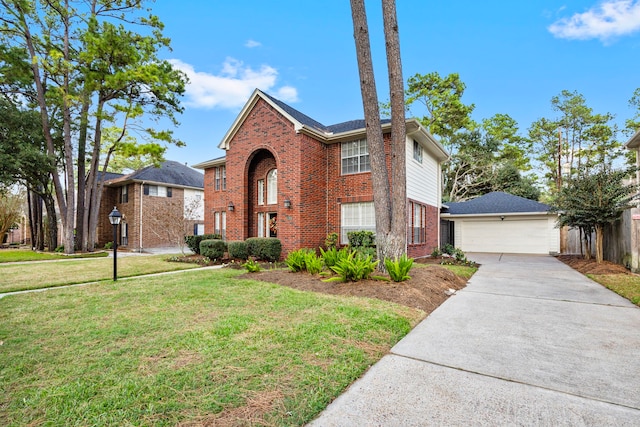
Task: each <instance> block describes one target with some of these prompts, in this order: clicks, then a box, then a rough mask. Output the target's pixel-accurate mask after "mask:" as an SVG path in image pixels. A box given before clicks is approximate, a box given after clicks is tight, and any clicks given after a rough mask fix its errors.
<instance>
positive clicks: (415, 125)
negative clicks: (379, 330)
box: [193, 89, 449, 169]
mask: <svg viewBox="0 0 640 427" xmlns="http://www.w3.org/2000/svg"><path fill="white" fill-rule="evenodd" d="M260 99H262V100H264V101H265V102H267V103H268V104H269V105H271V106H272V107H273V108H274V109H275V110H276V111H278V112H279V113H280V114H282V115H283V116H284V117H285V118H286V119H287V120H289V121H290V122H291V123H292V124H293V127H294V129H295V131H296V133H305V134H307V135H310V136H312V137H313V138H315V139H317V140H320V141H322V142H324V143H326V144H332V143H337V142H345V141H350V140H354V139H356V138H359V137H360V138H361V137H362V136H363V135H366V122H365V120H350V121H346V122H342V123H337V124H334V125H330V126H325V125H323V124H322V123H320V122H318V121H317V120H314V119H312V118H311V117H309V116H307V115H306V114H304V113H301V112H300V111H298V110H296V109H295V108H293V107H291V106H289V105H287V104H285V103H284V102H282V101H280V100H278V99H276V98H274V97H273V96H271V95H267V94H266V93H264V92H262V91H261V90H259V89H255V90H254V91H253V94H252V95H251V97H250V98H249V100H248V101H247V103H246V104H245V105H244V107H243V108H242V110H241V111H240V114H238V117H236V119H235V120H234V122H233V124H232V125H231V127H230V128H229V130H228V131H227V133H226V134H225V136H224V137H223V138H222V141H220V144H219V145H218V148H221V149H223V150H228V149H229V146H230V143H231V140H232V139H233V137H234V135H235V134H236V132H237V131H238V129H240V127H241V126H242V123H243V122H244V121H245V120H246V118H247V116H248V115H249V114H250V112H251V110H252V109H253V107H254V106H255V105H256V104H257V103H258V101H259V100H260ZM381 124H382V130H383V132H385V133H386V132H390V131H391V120H389V119H381ZM406 125H407V137H410V138H413V139H414V140H416V141H418V142H419V143H420V144H421V145H422V146H423V147H425V149H426V150H427V151H429V153H431V154H432V155H433V156H434V158H435V159H437V160H438V161H440V162H443V161H446V160H448V159H449V154H448V153H447V152H446V150H445V149H444V147H443V146H442V145H441V144H440V143H439V142H438V141H437V140H436V139H435V138H434V137H433V136H432V135H431V134H430V133H429V132H428V131H427V130H426V129H425V128H424V127H423V126H422V125H421V124H420V122H418V120H416V119H407V120H406ZM222 159H223V158H218V159H213V160H207V161H204V162H201V163H198V164H195V165H193V167H194V168H197V169H208V168H210V167H213V166H217V165H219V164H224V162H223V161H220V160H222Z"/></svg>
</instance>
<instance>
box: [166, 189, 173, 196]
mask: <svg viewBox="0 0 640 427" xmlns="http://www.w3.org/2000/svg"><path fill="white" fill-rule="evenodd" d="M171 190H172V188H171V187H167V197H173V195H172V191H171Z"/></svg>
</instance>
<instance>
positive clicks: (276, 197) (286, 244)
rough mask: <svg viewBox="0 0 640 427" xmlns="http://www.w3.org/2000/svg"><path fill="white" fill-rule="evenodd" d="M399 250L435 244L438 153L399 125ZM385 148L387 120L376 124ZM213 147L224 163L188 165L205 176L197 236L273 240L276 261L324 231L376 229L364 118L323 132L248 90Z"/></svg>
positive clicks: (426, 249) (441, 157)
mask: <svg viewBox="0 0 640 427" xmlns="http://www.w3.org/2000/svg"><path fill="white" fill-rule="evenodd" d="M406 123H407V142H406V143H407V212H408V215H407V236H408V238H409V241H408V247H407V253H408V254H409V256H413V257H416V256H423V255H427V254H430V253H431V251H432V250H433V249H434V248H435V247H437V246H438V239H439V211H440V206H441V185H440V183H441V182H442V180H441V163H442V162H443V161H445V160H447V159H448V155H447V153H446V152H445V150H444V149H443V147H442V146H441V145H440V144H439V143H438V142H437V141H436V140H435V139H434V138H433V137H432V136H431V135H430V134H429V133H428V132H427V131H426V129H425V128H424V127H422V126H421V125H420V123H419V122H418V121H417V120H415V119H410V120H407V122H406ZM383 131H384V140H385V144H386V146H387V148H388V149H389V148H390V136H391V134H390V132H391V126H390V124H389V123H383ZM219 147H220V148H221V149H223V150H225V151H226V155H225V156H224V157H220V158H217V159H213V160H209V161H205V162H202V163H199V164H196V165H194V168H198V169H203V170H204V173H205V184H204V187H205V220H204V221H205V232H207V233H212V232H221V231H225V232H226V237H227V240H244V239H246V238H248V237H253V236H257V237H263V236H264V237H268V236H272V237H278V238H279V239H280V240H281V241H282V246H283V254H284V255H286V254H287V253H288V252H289V251H291V250H295V249H299V248H305V247H306V248H316V247H319V246H322V245H323V244H324V241H325V239H326V237H327V235H328V234H329V233H332V232H335V233H338V234H339V235H340V242H341V243H342V244H346V243H347V232H348V231H351V230H371V231H375V215H374V208H373V192H372V182H371V173H370V163H369V154H368V148H367V141H366V134H365V127H364V120H355V121H349V122H344V123H340V124H336V125H332V126H324V125H322V124H321V123H319V122H317V121H315V120H313V119H311V118H310V117H308V116H306V115H304V114H302V113H301V112H299V111H297V110H295V109H293V108H291V107H290V106H288V105H287V104H285V103H283V102H281V101H279V100H277V99H275V98H273V97H271V96H269V95H267V94H265V93H264V92H261V91H260V90H257V89H256V90H255V91H254V93H253V94H252V96H251V98H250V99H249V101H248V102H247V103H246V105H245V106H244V107H243V109H242V111H241V112H240V114H239V116H238V117H237V118H236V120H235V121H234V122H233V124H232V126H231V128H230V129H229V131H228V132H227V133H226V135H225V136H224V138H223V140H222V142H221V143H220V145H219Z"/></svg>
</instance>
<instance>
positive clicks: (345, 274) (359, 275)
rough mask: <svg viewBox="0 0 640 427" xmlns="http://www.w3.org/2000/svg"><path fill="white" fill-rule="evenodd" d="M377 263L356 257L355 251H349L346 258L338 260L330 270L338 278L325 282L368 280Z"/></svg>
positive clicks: (368, 257) (369, 258)
mask: <svg viewBox="0 0 640 427" xmlns="http://www.w3.org/2000/svg"><path fill="white" fill-rule="evenodd" d="M378 263H379V261H373V260H372V258H371V257H370V256H367V257H361V256H357V255H356V251H351V252H350V253H349V255H348V256H347V257H346V258H342V259H340V260H339V261H338V262H337V264H336V265H334V266H333V267H331V270H333V271H334V272H335V273H336V274H338V277H331V278H329V279H327V280H326V281H327V282H329V281H342V282H357V281H359V280H363V279H369V278H370V277H371V273H373V272H374V271H375V269H376V267H377V266H378Z"/></svg>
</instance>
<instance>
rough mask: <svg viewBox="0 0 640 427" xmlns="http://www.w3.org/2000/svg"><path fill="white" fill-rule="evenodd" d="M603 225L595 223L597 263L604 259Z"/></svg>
mask: <svg viewBox="0 0 640 427" xmlns="http://www.w3.org/2000/svg"><path fill="white" fill-rule="evenodd" d="M603 238H604V226H603V225H602V224H596V262H597V263H598V264H599V263H601V262H602V261H604V250H603V249H604V241H603Z"/></svg>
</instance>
